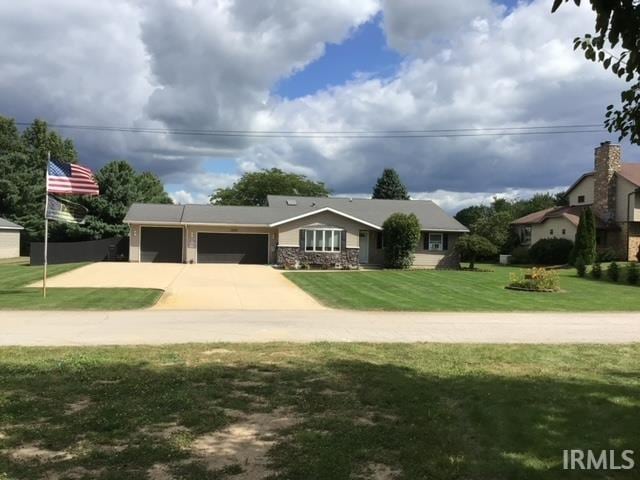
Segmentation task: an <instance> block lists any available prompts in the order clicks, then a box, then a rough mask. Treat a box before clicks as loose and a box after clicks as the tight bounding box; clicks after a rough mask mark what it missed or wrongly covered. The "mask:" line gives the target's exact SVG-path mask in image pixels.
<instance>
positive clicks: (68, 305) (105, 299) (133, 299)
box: [0, 263, 162, 310]
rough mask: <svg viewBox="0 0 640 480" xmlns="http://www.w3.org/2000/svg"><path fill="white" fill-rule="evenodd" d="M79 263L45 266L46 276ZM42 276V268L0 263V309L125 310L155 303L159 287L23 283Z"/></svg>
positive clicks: (70, 268)
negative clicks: (42, 286)
mask: <svg viewBox="0 0 640 480" xmlns="http://www.w3.org/2000/svg"><path fill="white" fill-rule="evenodd" d="M83 265H85V264H83V263H73V264H63V265H49V267H48V268H47V272H48V275H47V276H48V277H53V276H54V275H58V274H60V273H64V272H68V271H69V270H73V269H74V268H78V267H81V266H83ZM41 279H42V267H31V266H28V265H23V264H22V265H21V264H17V265H15V264H13V265H12V264H5V265H0V310H127V309H134V308H145V307H150V306H151V305H153V304H155V303H156V302H157V301H158V299H159V298H160V296H161V295H162V290H157V289H151V288H47V298H43V297H42V290H41V289H40V288H27V287H25V286H24V285H29V284H31V283H34V282H37V281H38V280H41Z"/></svg>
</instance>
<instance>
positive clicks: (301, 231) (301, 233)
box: [299, 228, 306, 250]
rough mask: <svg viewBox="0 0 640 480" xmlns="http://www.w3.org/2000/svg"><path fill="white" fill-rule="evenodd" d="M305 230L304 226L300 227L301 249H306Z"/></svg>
mask: <svg viewBox="0 0 640 480" xmlns="http://www.w3.org/2000/svg"><path fill="white" fill-rule="evenodd" d="M304 240H305V230H303V229H302V228H301V229H300V242H299V243H300V249H301V250H304V249H305V247H306V245H305V241H304Z"/></svg>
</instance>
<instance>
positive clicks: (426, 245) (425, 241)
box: [422, 232, 429, 250]
mask: <svg viewBox="0 0 640 480" xmlns="http://www.w3.org/2000/svg"><path fill="white" fill-rule="evenodd" d="M422 242H423V243H422V246H423V247H424V249H425V250H429V232H424V238H423V239H422Z"/></svg>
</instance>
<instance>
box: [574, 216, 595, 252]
mask: <svg viewBox="0 0 640 480" xmlns="http://www.w3.org/2000/svg"><path fill="white" fill-rule="evenodd" d="M578 257H582V260H584V263H585V264H587V265H590V264H592V263H593V262H594V261H595V259H596V222H595V217H594V216H593V212H592V211H591V209H590V208H587V209H585V210H584V211H583V212H582V214H581V215H580V223H579V224H578V230H577V232H576V241H575V244H574V246H573V250H572V251H571V256H570V262H571V263H572V264H573V263H575V261H576V259H577V258H578Z"/></svg>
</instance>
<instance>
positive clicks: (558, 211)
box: [511, 205, 607, 228]
mask: <svg viewBox="0 0 640 480" xmlns="http://www.w3.org/2000/svg"><path fill="white" fill-rule="evenodd" d="M585 208H589V206H588V205H575V206H572V207H551V208H546V209H544V210H539V211H537V212H533V213H530V214H529V215H525V216H524V217H520V218H517V219H515V220H514V221H513V222H511V225H535V224H539V223H544V222H546V221H547V220H549V219H550V218H566V219H567V220H569V221H570V222H571V223H572V224H573V225H575V226H576V227H577V226H578V223H580V214H581V213H582V212H583V210H584V209H585ZM596 227H597V228H606V227H607V224H606V222H604V221H603V220H602V219H600V218H598V217H597V216H596Z"/></svg>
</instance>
